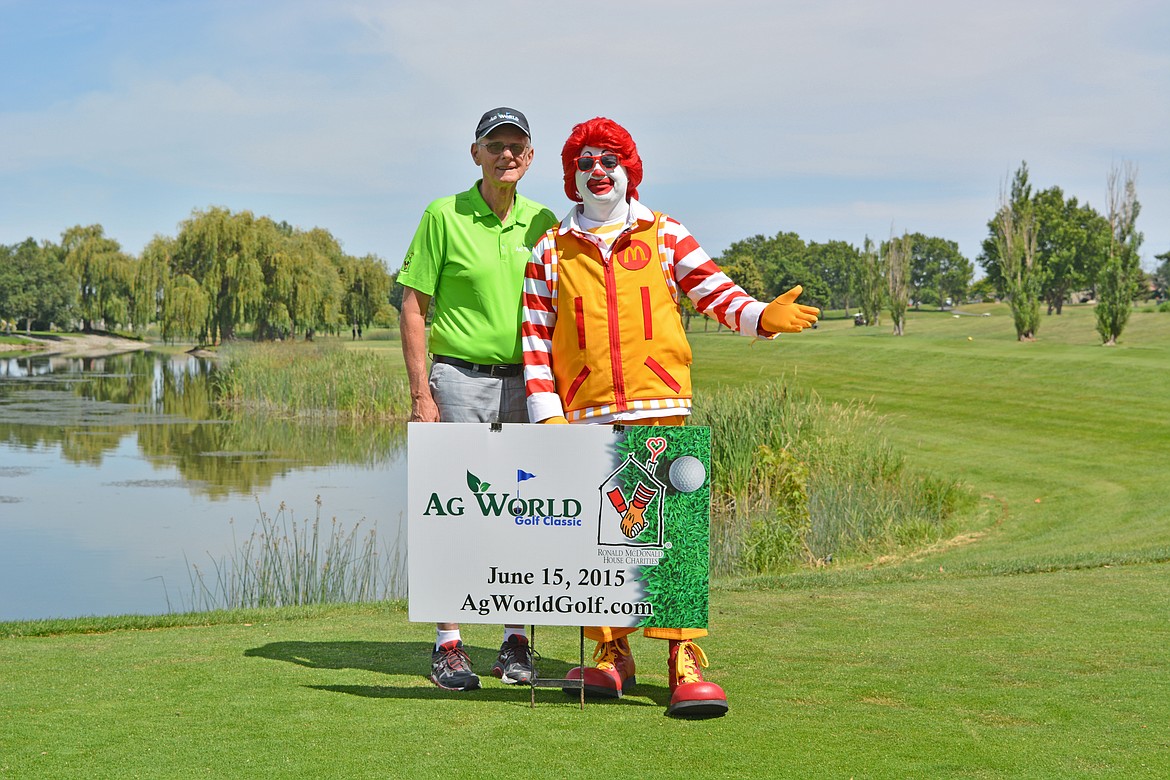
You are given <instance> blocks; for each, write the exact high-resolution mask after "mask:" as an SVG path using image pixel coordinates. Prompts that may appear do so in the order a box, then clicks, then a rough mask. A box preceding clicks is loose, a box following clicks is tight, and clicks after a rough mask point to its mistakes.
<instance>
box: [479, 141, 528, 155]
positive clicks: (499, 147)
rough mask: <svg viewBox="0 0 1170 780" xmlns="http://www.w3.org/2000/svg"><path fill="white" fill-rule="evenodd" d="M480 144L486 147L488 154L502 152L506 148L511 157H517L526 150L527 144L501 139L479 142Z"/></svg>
mask: <svg viewBox="0 0 1170 780" xmlns="http://www.w3.org/2000/svg"><path fill="white" fill-rule="evenodd" d="M480 146H482V147H483V148H484V149H487V150H488V153H489V154H503V153H504V150H505V149H507V150H508V151H509V152H511V153H512V156H513V157H519V156H520V155H522V154H524V153H525V152H526V151H528V144H506V143H504V142H503V141H488V142H487V143H481V144H480Z"/></svg>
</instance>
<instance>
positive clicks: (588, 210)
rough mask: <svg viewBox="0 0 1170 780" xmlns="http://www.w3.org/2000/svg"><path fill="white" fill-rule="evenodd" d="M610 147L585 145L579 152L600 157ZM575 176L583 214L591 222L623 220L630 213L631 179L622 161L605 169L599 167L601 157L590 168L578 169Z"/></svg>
mask: <svg viewBox="0 0 1170 780" xmlns="http://www.w3.org/2000/svg"><path fill="white" fill-rule="evenodd" d="M610 151H611V150H609V149H602V148H601V147H599V146H586V147H585V148H584V149H582V150H581V154H580V155H578V156H580V157H599V156H600V155H602V154H603V153H605V152H610ZM575 180H576V183H577V192H578V193H579V194H580V195H581V203H582V205H583V206H584V207H585V216H586V217H588V218H589V219H591V220H593V221H594V222H615V221H617V220H623V221H624V220H625V218H626V216H627V215H628V214H629V213H630V204H629V202H628V201H627V200H626V190H627V189H629V184H630V180H629V177H628V176H627V175H626V167H625V166H624V165H618V166H617V167H616V168H614V169H613V170H612V171H607V170H605V168H603V167H601V162H600V161H595V162H594V164H593V169H592V170H588V171H577V172H576V174H575Z"/></svg>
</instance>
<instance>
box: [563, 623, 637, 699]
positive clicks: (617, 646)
mask: <svg viewBox="0 0 1170 780" xmlns="http://www.w3.org/2000/svg"><path fill="white" fill-rule="evenodd" d="M593 660H595V661H597V666H596V667H593V668H589V669H586V670H585V693H586V694H587V695H589V696H601V697H605V698H609V699H619V698H621V695H622V689H623V688H626V687H632V686H633V685H635V684H636V683H637V680H636V679H635V677H634V656H633V655H632V654H631V653H630V643H629V642H628V641H626V638H625V637H621V638H620V639H615V640H613V641H612V642H598V643H597V648H596V649H595V650H594V651H593ZM565 677H566V679H569V680H580V679H581V667H580V666H577V667H574V668H573V669H570V670H569V673H568V674H567V675H565ZM561 690H563V691H564V692H565V693H567V694H570V695H576V694H577V689H576V688H562V689H561Z"/></svg>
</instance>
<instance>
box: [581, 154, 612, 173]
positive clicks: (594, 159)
mask: <svg viewBox="0 0 1170 780" xmlns="http://www.w3.org/2000/svg"><path fill="white" fill-rule="evenodd" d="M599 162H600V163H601V167H602V168H604V169H605V170H607V171H612V170H613V169H614V168H616V167H618V165H619V164H620V163H621V158H619V157H618V156H617V155H616V154H611V153H606V154H600V155H596V156H594V155H591V154H585V155H582V156H580V157H578V158H577V170H579V171H591V170H593V166H595V165H597V163H599Z"/></svg>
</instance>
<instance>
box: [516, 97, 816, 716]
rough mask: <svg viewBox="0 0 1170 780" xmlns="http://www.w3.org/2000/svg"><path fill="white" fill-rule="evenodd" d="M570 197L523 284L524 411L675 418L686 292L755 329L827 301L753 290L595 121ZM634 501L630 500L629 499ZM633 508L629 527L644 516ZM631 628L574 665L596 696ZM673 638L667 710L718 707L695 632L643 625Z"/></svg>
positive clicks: (686, 402) (571, 164) (620, 682)
mask: <svg viewBox="0 0 1170 780" xmlns="http://www.w3.org/2000/svg"><path fill="white" fill-rule="evenodd" d="M561 162H562V164H563V166H564V171H565V194H566V195H568V196H569V198H570V199H571V200H573V201H576V202H577V204H578V205H576V206H574V207H573V208H572V209H571V210H570V211H569V213H568V215H567V216H566V217H565V218H564V219H563V220H561V222H560V225H558V226H557V227H554V228H552V229H551V230H549V231H548V232H547V233H545V234H544V236H543V237H542V238H541V240H540V241H539V242H538V243H537V244H536V246H535V248H534V249H533V252H532V259H531V260H530V261H529V263H528V268H527V271H526V274H525V280H524V296H523V305H524V319H523V325H522V331H521V335H522V339H523V347H524V378H525V388H526V391H527V394H528V414H529V418H530V419H531V420H532V421H533V422H541V423H602V424H617V423H620V424H622V425H681V424H682V423H683V421H684V420H685V419H686V417H687V415H689V414H690V407H691V378H690V364H691V349H690V345H689V344H688V343H687V338H686V333H685V331H684V329H683V323H682V318H681V316H680V315H679V301H680V300H681V296H682V295H686V296H687V297H689V298H690V299H691V301H692V302H693V303H694V305H695V308H696V309H697V310H698V311H700V312H702V313H703V314H705V315H707V316H709V317H713V318H715V319H717V320H718V321H719V322H720V323H722V324H723V325H725V326H727V327H728V328H730V329H732V330H735V331H738V332H739V333H741V334H743V335H745V336H749V337H751V338H765V339H770V338H773V337H775V336H776V334H778V333H799V332H800V331H802V330H804V329H805V328H808V327H811V326H812V325H813V324H814V323H816V321H817V317H818V315H819V313H820V311H819V310H818V309H816V308H814V307H812V306H804V305H801V304H798V303H796V298H797V297H798V296H799V295H800V292H801V288H800V287H799V286H797V287H794V288H792V289H791V290H789V291H788V292H786V293H784V294H783V295H781V296H780V297H778V298H776V300H774V301H772V302H771V303H764V302H762V301H758V300H756V299H755V298H753V297H751V296H750V295H748V294H747V292H745V291H744V290H743V288H741V287H739V286H738V285H737V284H735V283H734V282H733V281H732V280H731V279H730V278H728V277H727V275H726V274H724V273H723V271H722V270H720V268H719V267H718V266H717V265H716V264H715V263H714V262H713V261H712V260H711V258H710V257H708V256H707V253H706V252H704V251H703V248H702V247H700V246H699V244H698V242H696V241H695V239H694V238H693V237H692V236H691V234H690V233H689V232H688V231H687V229H686V228H685V227H683V226H682V224H680V223H679V222H678V221H676V220H674V219H672V218H671V217H669V216H667V215H666V214H662V213H659V212H656V211H651V210H650V209H649V208H647V207H646V206H643V205H642V204H641V203H639V202H638V200H637V193H638V185H639V184H640V183H641V181H642V160H641V158H640V157H639V156H638V149H637V147H636V146H635V145H634V140H633V138H631V137H630V134H629V133H628V132H627V131H626V130H625V128H623V127H622V126H621V125H619V124H617V123H616V122H614V121H612V120H610V119H605V118H602V117H598V118H596V119H591V120H589V121H588V122H583V123H582V124H579V125H577V126H576V127H574V128H573V131H572V133H571V134H570V135H569V139H568V140H567V141H566V142H565V146H564V148H563V149H562V150H561ZM634 500H635V501H636V500H637V499H636V497H635V499H634ZM636 520H637V518H633V520H632V521H631V522H632V523H636ZM634 631H635V629H633V628H616V627H608V626H599V627H589V628H586V629H585V635H586V636H588V637H589V638H590V639H592V640H594V641H595V642H597V649H596V651H595V652H594V656H593V657H594V660H595V661H596V662H597V664H596V666H595V667H594V668H587V669H581V668H576V669H573V670H571V671H570V672H569V675H568V676H569V679H573V680H576V679H580V678H581V677H584V685H585V690H586V692H587V693H588V694H590V695H594V696H608V697H614V698H616V697H620V696H621V695H622V693H623V692H624V691H627V690H628V689H629V688H630V687H632V686H633V685H634V683H635V675H634V671H635V666H634V658H633V655H632V654H631V651H630V645H629V642H628V640H627V639H626V637H627V636H629V635H630V634H631V633H633V632H634ZM644 633H645V635H646V636H648V637H652V638H656V639H666V640H668V641H669V643H670V644H669V653H668V661H667V665H668V679H669V680H670V690H671V700H670V706H669V707H668V708H667V710H666V714H668V715H673V716H685V717H718V716H720V715H723V714H724V713H726V712H727V696H726V694H724V692H723V689H722V688H720V687H719V686H718V685H716V684H715V683H713V682H709V681H706V680H704V679H703V674H702V668H703V667H706V666H707V657H706V655H705V654H704V653H703V651H702V650H701V649H700V648H699V646H698V645H696V644H695V642H694V640H695V639H698V638H699V637H702V636H706V634H707V631H706V629H701V628H646V629H644Z"/></svg>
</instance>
